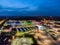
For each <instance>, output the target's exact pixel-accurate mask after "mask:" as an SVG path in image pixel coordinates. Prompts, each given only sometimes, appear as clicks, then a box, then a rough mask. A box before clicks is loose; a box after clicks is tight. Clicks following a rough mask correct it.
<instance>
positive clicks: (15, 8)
mask: <svg viewBox="0 0 60 45" xmlns="http://www.w3.org/2000/svg"><path fill="white" fill-rule="evenodd" d="M55 15H56V16H60V0H0V16H55Z"/></svg>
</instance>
